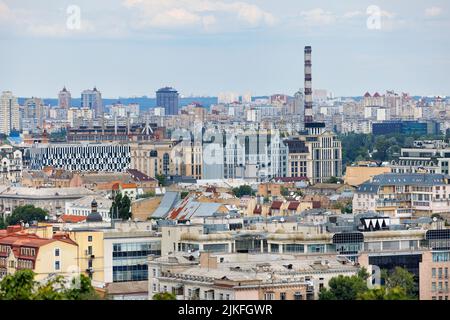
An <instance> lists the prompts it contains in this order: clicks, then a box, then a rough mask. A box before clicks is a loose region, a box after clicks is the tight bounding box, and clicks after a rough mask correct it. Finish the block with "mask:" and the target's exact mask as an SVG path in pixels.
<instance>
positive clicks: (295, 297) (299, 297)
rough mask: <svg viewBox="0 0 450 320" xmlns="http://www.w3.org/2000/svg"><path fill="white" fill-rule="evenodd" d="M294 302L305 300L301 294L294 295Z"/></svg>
mask: <svg viewBox="0 0 450 320" xmlns="http://www.w3.org/2000/svg"><path fill="white" fill-rule="evenodd" d="M294 300H303V297H302V293H301V292H296V293H294Z"/></svg>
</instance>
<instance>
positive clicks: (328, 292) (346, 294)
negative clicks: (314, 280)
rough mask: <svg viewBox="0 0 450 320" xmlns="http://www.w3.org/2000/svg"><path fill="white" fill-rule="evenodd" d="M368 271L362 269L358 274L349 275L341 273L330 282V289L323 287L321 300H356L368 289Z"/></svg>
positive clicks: (320, 294)
mask: <svg viewBox="0 0 450 320" xmlns="http://www.w3.org/2000/svg"><path fill="white" fill-rule="evenodd" d="M366 279H367V272H366V271H365V269H361V270H360V272H359V273H358V274H357V275H354V276H351V277H348V276H343V275H339V276H337V277H333V278H331V279H330V281H329V282H328V286H329V289H322V290H321V291H320V293H319V300H356V299H357V297H358V296H359V295H361V294H363V293H364V292H366V291H367V290H368V287H367V282H366Z"/></svg>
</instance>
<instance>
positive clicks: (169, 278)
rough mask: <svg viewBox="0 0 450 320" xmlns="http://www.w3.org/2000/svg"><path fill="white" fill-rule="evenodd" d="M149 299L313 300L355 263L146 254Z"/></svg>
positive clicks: (315, 258) (326, 259)
mask: <svg viewBox="0 0 450 320" xmlns="http://www.w3.org/2000/svg"><path fill="white" fill-rule="evenodd" d="M148 264H149V270H150V276H149V288H148V292H149V299H152V297H153V296H154V295H155V294H156V293H161V292H171V293H174V294H175V295H176V297H177V299H179V300H314V299H318V294H319V291H320V290H321V289H322V288H327V287H328V281H329V280H330V279H331V278H332V277H335V276H337V275H348V276H350V275H354V274H356V273H357V272H358V270H359V268H358V267H357V266H356V265H354V264H353V263H352V262H350V261H348V260H347V259H345V258H342V259H338V258H336V256H333V255H320V256H319V255H311V256H303V257H297V256H294V255H286V254H284V255H283V254H267V253H261V254H239V253H238V254H226V253H223V254H201V255H200V257H199V258H196V257H195V256H194V255H192V254H184V255H180V254H178V255H169V256H163V257H161V258H156V259H152V258H150V259H149V262H148Z"/></svg>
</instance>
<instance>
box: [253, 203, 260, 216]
mask: <svg viewBox="0 0 450 320" xmlns="http://www.w3.org/2000/svg"><path fill="white" fill-rule="evenodd" d="M261 213H262V207H261V206H260V205H257V206H256V207H255V209H254V210H253V214H261Z"/></svg>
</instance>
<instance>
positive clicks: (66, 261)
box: [0, 230, 78, 281]
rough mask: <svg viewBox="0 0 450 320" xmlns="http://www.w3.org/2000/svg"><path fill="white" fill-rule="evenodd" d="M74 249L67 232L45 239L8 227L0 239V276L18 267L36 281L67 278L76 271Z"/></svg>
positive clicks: (14, 270)
mask: <svg viewBox="0 0 450 320" xmlns="http://www.w3.org/2000/svg"><path fill="white" fill-rule="evenodd" d="M77 249H78V246H77V244H76V243H75V242H74V241H72V240H71V239H70V238H69V237H68V236H67V235H60V236H57V237H53V238H50V239H47V238H41V237H39V236H37V235H35V234H29V233H28V232H26V231H19V232H14V230H12V231H10V232H9V233H7V235H6V236H4V237H1V238H0V278H1V277H3V276H5V275H8V274H13V273H15V272H16V271H18V270H22V269H30V270H32V271H33V272H34V273H35V274H36V276H35V280H37V281H42V280H45V279H47V278H50V277H53V276H63V277H65V278H70V277H72V276H75V275H76V274H77V268H78V263H77V252H78V250H77Z"/></svg>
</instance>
